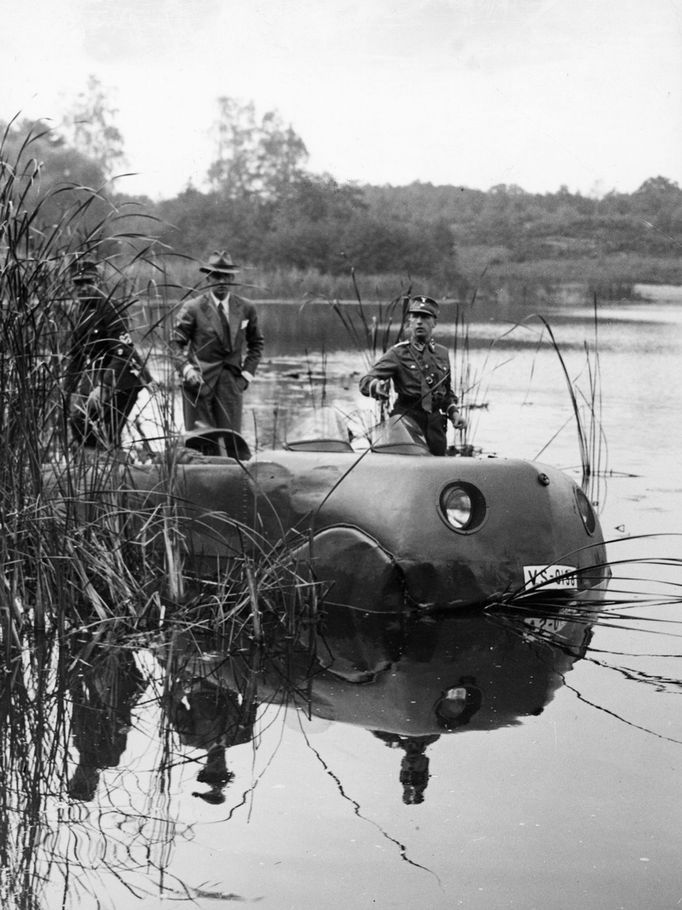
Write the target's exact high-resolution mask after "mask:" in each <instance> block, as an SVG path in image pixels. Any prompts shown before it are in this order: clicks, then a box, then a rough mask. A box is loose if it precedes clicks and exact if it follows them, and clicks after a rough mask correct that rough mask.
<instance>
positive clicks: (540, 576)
mask: <svg viewBox="0 0 682 910" xmlns="http://www.w3.org/2000/svg"><path fill="white" fill-rule="evenodd" d="M523 580H524V582H525V586H526V593H528V589H530V588H536V587H538V586H541V590H542V591H575V590H576V589H577V587H578V574H577V571H576V568H575V566H559V565H552V566H524V567H523Z"/></svg>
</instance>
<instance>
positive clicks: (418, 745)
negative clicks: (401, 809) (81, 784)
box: [372, 730, 440, 806]
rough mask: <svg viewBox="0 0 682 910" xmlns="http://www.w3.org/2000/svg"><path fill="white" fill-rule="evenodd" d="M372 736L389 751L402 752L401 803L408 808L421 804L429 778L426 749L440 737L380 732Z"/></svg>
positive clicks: (435, 735) (436, 734)
mask: <svg viewBox="0 0 682 910" xmlns="http://www.w3.org/2000/svg"><path fill="white" fill-rule="evenodd" d="M372 734H373V736H376V738H377V739H380V740H382V741H383V742H385V743H386V745H387V746H388V747H389V749H402V750H403V751H404V753H405V754H404V755H403V757H402V759H401V762H400V783H401V784H402V785H403V802H404V803H405V804H406V805H408V806H413V805H417V804H418V803H423V802H424V792H425V791H426V787H427V785H428V782H429V777H430V775H429V759H428V756H427V755H426V747H427V746H430V745H431V743H435V742H436V740H437V739H440V735H439V734H438V733H435V734H433V735H432V736H402V735H401V734H400V733H384V732H382V731H380V730H373V731H372Z"/></svg>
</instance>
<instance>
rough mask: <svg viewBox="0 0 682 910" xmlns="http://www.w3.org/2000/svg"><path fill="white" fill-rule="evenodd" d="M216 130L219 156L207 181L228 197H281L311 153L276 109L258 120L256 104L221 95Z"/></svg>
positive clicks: (294, 180) (212, 187) (266, 198)
mask: <svg viewBox="0 0 682 910" xmlns="http://www.w3.org/2000/svg"><path fill="white" fill-rule="evenodd" d="M214 129H215V134H216V158H215V160H214V161H213V163H212V164H211V166H210V167H209V169H208V179H209V183H210V186H211V189H212V190H214V191H216V192H219V193H220V194H221V195H223V196H225V197H226V198H229V199H238V198H240V197H242V196H246V195H254V196H257V197H260V198H261V199H264V200H271V199H277V198H278V197H279V196H281V195H282V194H283V193H285V192H286V191H287V190H288V188H289V187H290V186H292V185H293V184H295V183H296V181H297V180H298V179H299V178H300V177H301V176H302V174H303V165H304V164H305V162H306V161H307V158H308V151H307V149H306V147H305V144H304V142H303V140H302V139H301V138H300V137H299V136H298V135H297V134H296V133H295V132H294V130H293V129H292V127H291V126H287V125H285V124H284V122H283V120H282V118H281V117H280V115H279V114H278V113H277V112H276V111H268V112H267V113H266V114H264V115H263V117H261V118H260V119H258V118H257V116H256V109H255V106H254V104H253V103H252V102H249V103H248V104H242V103H241V102H239V101H237V100H235V99H234V98H228V97H226V96H223V97H221V98H219V99H218V119H217V121H216V123H215V128H214Z"/></svg>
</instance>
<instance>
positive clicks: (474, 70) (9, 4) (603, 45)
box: [0, 0, 682, 198]
mask: <svg viewBox="0 0 682 910" xmlns="http://www.w3.org/2000/svg"><path fill="white" fill-rule="evenodd" d="M0 11H1V12H2V17H1V19H0V22H1V23H2V28H1V31H0V118H2V119H5V120H7V119H9V118H10V117H12V116H13V115H14V114H16V113H18V112H21V113H23V114H25V115H27V116H40V117H46V118H51V119H52V120H53V121H54V122H55V123H58V122H59V120H60V118H61V116H62V114H63V112H64V111H65V110H66V109H68V107H69V105H71V104H72V103H73V101H74V99H75V98H76V96H77V95H78V94H79V92H81V91H82V90H83V89H84V87H85V83H86V81H87V78H88V76H89V75H91V74H92V75H95V76H96V77H97V78H98V79H99V80H100V81H101V83H102V85H103V86H104V87H105V88H106V89H107V90H108V91H109V94H110V98H111V101H112V102H113V103H114V105H115V106H116V107H117V108H118V111H119V113H118V115H117V125H118V127H119V129H120V130H121V132H122V133H123V136H124V139H125V146H126V154H127V161H128V166H129V167H130V168H131V169H133V170H135V171H137V172H139V176H138V177H136V178H127V179H126V181H125V183H124V184H122V185H121V189H125V190H127V191H129V192H143V193H146V194H147V195H149V196H151V197H152V198H159V197H160V196H170V195H174V194H175V193H177V192H179V191H180V190H182V189H183V188H184V187H185V186H186V185H187V183H188V182H189V181H190V180H191V181H192V182H193V183H194V185H195V186H198V187H201V186H202V185H203V184H202V182H203V179H204V176H205V173H206V171H207V169H208V166H209V164H210V162H211V160H212V157H213V151H214V149H213V145H212V142H211V138H210V137H211V125H212V123H213V122H214V120H215V117H216V113H217V106H216V99H217V98H218V97H219V96H221V95H228V96H231V97H234V98H237V99H239V100H241V101H244V102H248V101H253V102H254V104H255V106H256V110H257V112H258V113H259V114H263V113H265V112H266V111H269V110H277V111H278V112H279V113H280V115H281V116H282V118H283V119H284V121H285V122H286V123H290V124H291V126H292V127H293V128H294V130H295V131H296V132H297V133H298V135H299V136H300V137H301V138H302V139H303V140H304V142H305V143H306V146H307V148H308V151H309V153H310V158H309V162H308V167H309V169H310V170H312V171H314V172H317V173H321V172H328V173H330V174H332V175H333V176H334V177H335V178H336V179H337V180H340V181H357V182H360V183H375V184H393V185H402V184H407V183H411V182H412V181H415V180H419V181H430V182H432V183H437V184H441V183H443V184H456V185H462V186H468V187H475V188H479V189H489V188H490V187H491V186H494V185H495V184H498V183H508V184H509V183H515V184H518V185H520V186H521V187H523V188H524V189H526V190H529V191H534V192H552V191H555V190H557V189H558V188H559V186H560V185H562V184H565V185H567V186H568V187H569V189H571V190H577V191H580V192H583V193H592V192H595V191H596V192H604V191H608V190H610V189H617V190H622V191H625V192H631V191H633V190H635V189H636V188H637V187H638V186H639V185H640V184H641V183H642V182H643V181H644V180H645V179H647V178H648V177H654V176H657V175H659V174H660V175H662V176H665V177H668V178H670V179H672V180H675V181H676V182H678V183H680V184H682V0H356V2H346V0H59V2H57V0H23V2H21V3H19V2H15V0H0Z"/></svg>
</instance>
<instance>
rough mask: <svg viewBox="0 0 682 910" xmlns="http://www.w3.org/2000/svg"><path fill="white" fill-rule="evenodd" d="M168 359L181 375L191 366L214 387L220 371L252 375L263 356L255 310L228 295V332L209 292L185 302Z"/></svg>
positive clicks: (237, 298) (248, 303) (260, 334)
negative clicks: (195, 367)
mask: <svg viewBox="0 0 682 910" xmlns="http://www.w3.org/2000/svg"><path fill="white" fill-rule="evenodd" d="M170 342H171V356H172V358H173V362H174V364H175V367H176V369H177V370H178V372H179V373H180V374H182V370H183V368H184V367H185V365H186V364H188V363H191V364H194V365H195V366H198V367H199V369H200V370H201V375H202V378H203V381H204V382H205V383H206V384H207V385H208V386H211V387H212V386H214V385H215V383H216V382H217V381H218V376H219V375H220V372H221V370H223V369H230V370H232V372H235V373H238V374H239V373H241V372H242V371H243V370H246V371H247V372H248V373H251V375H254V374H255V372H256V368H257V366H258V363H259V361H260V359H261V356H262V353H263V344H264V340H263V335H262V333H261V330H260V328H259V326H258V315H257V313H256V308H255V307H254V306H253V304H252V303H251V302H250V301H249V300H245V299H244V298H243V297H239V296H237V295H236V294H230V319H229V331H226V330H225V327H224V324H223V320H222V319H221V316H220V314H219V312H218V309H217V307H216V305H215V303H214V300H213V297H212V296H211V294H209V293H208V292H206V293H203V294H200V295H199V296H198V297H193V298H192V299H191V300H186V301H185V302H184V303H183V304H182V306H181V307H180V311H179V313H178V316H177V319H176V321H175V326H174V328H173V331H172V333H171V338H170Z"/></svg>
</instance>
